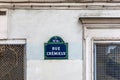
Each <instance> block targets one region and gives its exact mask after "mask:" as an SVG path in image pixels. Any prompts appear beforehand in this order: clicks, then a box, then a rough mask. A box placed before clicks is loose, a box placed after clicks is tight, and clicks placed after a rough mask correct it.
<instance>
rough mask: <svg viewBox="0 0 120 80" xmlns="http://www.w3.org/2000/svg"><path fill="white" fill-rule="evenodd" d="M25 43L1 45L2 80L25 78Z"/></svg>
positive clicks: (0, 70)
mask: <svg viewBox="0 0 120 80" xmlns="http://www.w3.org/2000/svg"><path fill="white" fill-rule="evenodd" d="M24 47H25V46H24V45H23V44H20V45H18V44H14V45H12V44H7V45H4V44H3V45H0V80H24Z"/></svg>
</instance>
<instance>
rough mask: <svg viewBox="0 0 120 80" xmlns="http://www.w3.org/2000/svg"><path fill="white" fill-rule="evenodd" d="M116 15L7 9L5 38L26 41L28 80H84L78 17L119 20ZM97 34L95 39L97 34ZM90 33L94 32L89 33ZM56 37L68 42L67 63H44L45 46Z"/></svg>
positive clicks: (111, 12)
mask: <svg viewBox="0 0 120 80" xmlns="http://www.w3.org/2000/svg"><path fill="white" fill-rule="evenodd" d="M118 13H120V11H119V10H116V11H114V10H9V15H8V28H7V38H25V39H27V46H26V47H27V50H26V54H27V56H26V58H27V68H26V69H27V75H26V77H27V80H83V75H82V73H83V72H84V71H83V67H82V66H83V59H82V58H83V57H82V55H84V54H83V53H82V25H81V22H80V21H79V20H78V19H79V17H84V16H85V17H120V14H118ZM96 33H98V34H96V36H97V35H99V33H100V31H96ZM90 34H93V35H94V34H95V33H92V30H91V31H90ZM55 35H57V36H60V37H62V38H63V40H64V41H65V42H68V45H69V46H68V55H69V59H68V60H44V43H46V42H47V41H48V40H49V39H50V38H51V37H52V36H55ZM116 35H117V34H116ZM118 36H119V35H118ZM88 47H89V46H88ZM87 78H88V79H89V77H87Z"/></svg>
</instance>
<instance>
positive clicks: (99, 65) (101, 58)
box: [94, 43, 120, 80]
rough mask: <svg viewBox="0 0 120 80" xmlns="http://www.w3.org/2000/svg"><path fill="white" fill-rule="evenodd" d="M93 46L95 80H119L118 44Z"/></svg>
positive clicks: (119, 56) (119, 59) (119, 53)
mask: <svg viewBox="0 0 120 80" xmlns="http://www.w3.org/2000/svg"><path fill="white" fill-rule="evenodd" d="M95 46H96V48H95V53H94V56H95V57H94V59H95V63H94V64H95V69H96V70H95V80H120V44H110V43H109V44H100V43H99V44H95Z"/></svg>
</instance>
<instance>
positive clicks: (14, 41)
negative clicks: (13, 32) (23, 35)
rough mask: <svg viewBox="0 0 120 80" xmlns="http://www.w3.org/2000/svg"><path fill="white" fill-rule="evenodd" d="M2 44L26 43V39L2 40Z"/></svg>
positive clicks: (0, 42) (0, 41)
mask: <svg viewBox="0 0 120 80" xmlns="http://www.w3.org/2000/svg"><path fill="white" fill-rule="evenodd" d="M0 44H26V40H12V39H11V40H2V39H1V40H0Z"/></svg>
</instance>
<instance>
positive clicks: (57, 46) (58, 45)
mask: <svg viewBox="0 0 120 80" xmlns="http://www.w3.org/2000/svg"><path fill="white" fill-rule="evenodd" d="M44 59H68V43H65V42H64V41H63V39H62V38H61V37H59V36H53V37H52V38H51V39H50V40H49V41H48V43H45V44H44Z"/></svg>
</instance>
